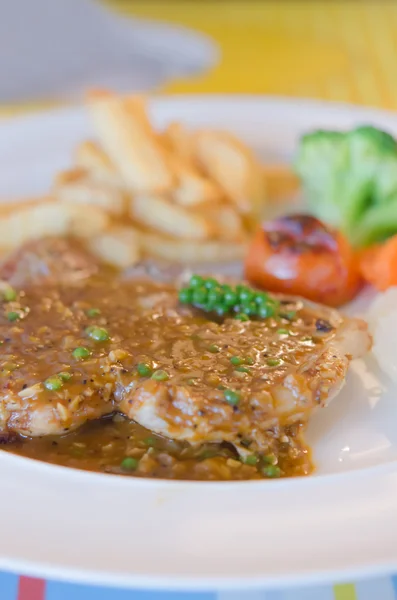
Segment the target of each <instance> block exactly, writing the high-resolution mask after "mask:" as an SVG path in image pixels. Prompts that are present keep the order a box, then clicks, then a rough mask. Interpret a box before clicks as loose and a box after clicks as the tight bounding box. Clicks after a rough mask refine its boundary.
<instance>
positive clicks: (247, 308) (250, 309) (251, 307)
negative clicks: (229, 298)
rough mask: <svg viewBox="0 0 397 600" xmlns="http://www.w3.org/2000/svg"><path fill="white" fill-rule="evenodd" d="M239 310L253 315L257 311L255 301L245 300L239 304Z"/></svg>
mask: <svg viewBox="0 0 397 600" xmlns="http://www.w3.org/2000/svg"><path fill="white" fill-rule="evenodd" d="M241 312H242V313H243V314H244V315H248V316H254V315H256V314H257V312H258V307H257V305H256V304H255V302H247V303H244V304H243V305H242V306H241Z"/></svg>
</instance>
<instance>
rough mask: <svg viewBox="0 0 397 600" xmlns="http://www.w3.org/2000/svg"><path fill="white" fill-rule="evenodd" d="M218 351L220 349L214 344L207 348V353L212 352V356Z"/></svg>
mask: <svg viewBox="0 0 397 600" xmlns="http://www.w3.org/2000/svg"><path fill="white" fill-rule="evenodd" d="M220 351H221V349H220V348H219V346H217V345H216V344H211V346H208V352H212V354H217V353H218V352H220Z"/></svg>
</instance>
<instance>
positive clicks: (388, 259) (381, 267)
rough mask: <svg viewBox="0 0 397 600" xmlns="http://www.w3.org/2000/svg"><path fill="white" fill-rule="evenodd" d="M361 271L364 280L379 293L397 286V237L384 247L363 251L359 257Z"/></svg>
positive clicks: (376, 246) (373, 247) (378, 245)
mask: <svg viewBox="0 0 397 600" xmlns="http://www.w3.org/2000/svg"><path fill="white" fill-rule="evenodd" d="M359 269H360V272H361V275H362V277H363V279H364V280H365V281H367V282H368V283H371V284H372V285H373V286H374V287H375V288H376V289H377V290H379V291H382V292H383V291H384V290H387V288H389V287H393V286H395V285H396V286H397V235H395V236H393V237H392V238H390V239H389V240H387V242H385V243H384V244H382V245H380V244H377V245H375V246H371V247H369V248H366V249H365V250H363V251H362V252H361V253H360V255H359Z"/></svg>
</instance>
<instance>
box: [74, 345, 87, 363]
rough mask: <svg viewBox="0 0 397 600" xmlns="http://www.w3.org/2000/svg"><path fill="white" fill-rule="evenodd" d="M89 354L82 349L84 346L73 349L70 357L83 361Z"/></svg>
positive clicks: (85, 349)
mask: <svg viewBox="0 0 397 600" xmlns="http://www.w3.org/2000/svg"><path fill="white" fill-rule="evenodd" d="M90 354H91V352H90V351H89V350H88V348H84V346H79V347H78V348H75V349H74V350H73V352H72V355H73V356H74V358H76V359H77V360H84V359H85V358H88V357H89V356H90Z"/></svg>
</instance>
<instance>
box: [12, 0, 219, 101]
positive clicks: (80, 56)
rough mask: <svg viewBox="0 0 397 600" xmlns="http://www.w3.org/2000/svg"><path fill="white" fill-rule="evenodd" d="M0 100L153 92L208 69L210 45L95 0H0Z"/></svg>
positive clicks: (211, 55)
mask: <svg viewBox="0 0 397 600" xmlns="http://www.w3.org/2000/svg"><path fill="white" fill-rule="evenodd" d="M0 15H1V17H0V102H19V101H25V100H37V99H43V98H46V99H48V98H57V97H62V98H65V97H69V98H71V97H74V98H76V97H78V96H79V95H81V94H82V93H83V92H84V91H85V90H86V89H87V88H89V87H93V86H97V87H101V86H103V87H112V88H114V89H117V90H120V91H123V90H137V91H138V90H139V91H141V90H147V89H152V88H154V87H156V86H158V85H160V84H162V83H163V82H165V81H166V80H168V79H171V78H173V77H179V76H184V75H193V74H194V73H196V72H199V71H202V70H205V69H208V68H210V67H211V66H213V64H214V63H215V62H216V60H217V51H216V48H215V46H214V44H213V43H212V42H211V41H210V40H209V39H208V38H206V37H205V36H203V35H201V34H198V33H196V32H193V31H189V30H186V29H184V28H181V27H174V26H168V25H166V24H163V23H156V22H153V21H144V20H140V19H129V18H123V17H120V16H118V15H117V14H115V13H112V12H111V11H110V10H108V9H107V8H105V6H102V5H101V4H100V3H99V2H96V1H94V0H0Z"/></svg>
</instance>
